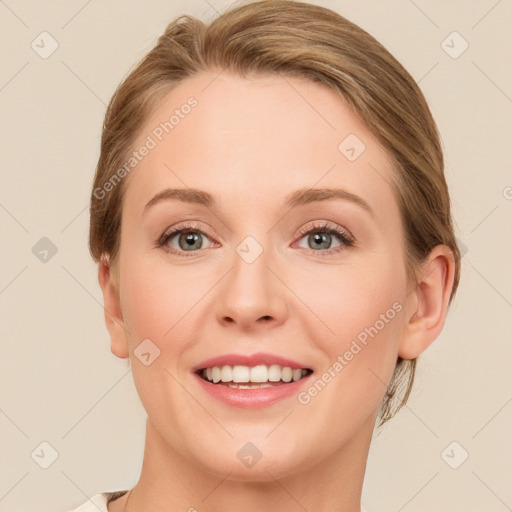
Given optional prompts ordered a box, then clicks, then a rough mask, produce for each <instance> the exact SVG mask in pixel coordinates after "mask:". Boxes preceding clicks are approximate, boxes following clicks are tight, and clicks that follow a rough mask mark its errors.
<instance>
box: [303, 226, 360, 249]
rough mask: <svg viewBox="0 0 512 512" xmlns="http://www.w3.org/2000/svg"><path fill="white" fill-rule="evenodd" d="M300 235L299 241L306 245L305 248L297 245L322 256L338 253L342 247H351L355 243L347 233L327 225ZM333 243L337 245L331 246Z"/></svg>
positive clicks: (315, 227)
mask: <svg viewBox="0 0 512 512" xmlns="http://www.w3.org/2000/svg"><path fill="white" fill-rule="evenodd" d="M300 234H301V235H302V236H301V238H300V240H301V241H302V240H305V243H306V246H304V245H299V246H300V247H302V248H304V249H313V250H314V251H315V252H322V253H324V254H331V253H333V252H338V251H340V250H341V249H342V248H343V246H345V247H351V246H353V245H354V243H355V240H354V239H353V238H352V236H351V235H350V234H349V233H348V232H347V231H345V230H344V229H341V228H339V227H338V226H330V225H329V224H323V225H321V226H314V227H312V228H310V229H308V230H306V231H301V233H300ZM333 242H337V245H335V246H333V245H332V244H333ZM317 249H321V251H317Z"/></svg>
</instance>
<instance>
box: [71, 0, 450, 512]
mask: <svg viewBox="0 0 512 512" xmlns="http://www.w3.org/2000/svg"><path fill="white" fill-rule="evenodd" d="M90 248H91V253H92V255H93V257H94V259H95V260H96V261H97V262H98V269H99V282H100V286H101V289H102V291H103V296H104V304H105V320H106V324H107V328H108V330H109V333H110V337H111V349H112V352H113V353H114V354H115V355H116V356H117V357H120V358H130V361H131V367H132V371H133V376H134V380H135V384H136V388H137V391H138V394H139V396H140V398H141V401H142V403H143V405H144V407H145V409H146V411H147V414H148V419H147V424H146V444H145V451H144V461H143V466H142V471H141V475H140V478H139V481H138V483H137V484H136V486H135V487H134V488H133V489H131V490H129V491H124V492H119V493H100V494H98V495H96V496H95V497H94V498H93V499H92V500H91V501H89V502H88V503H86V504H84V505H83V506H82V507H80V508H78V509H77V510H79V511H80V512H84V511H88V510H102V511H107V510H108V511H110V512H120V511H126V512H134V511H142V510H144V511H145V512H151V511H157V510H166V511H174V510H188V511H194V510H198V511H201V512H202V511H219V510H223V511H230V510H244V511H246V512H252V511H261V510H277V509H279V510H284V511H296V510H297V511H298V510H309V511H315V512H321V511H324V510H343V511H345V512H356V511H357V512H359V511H360V507H361V505H360V501H361V489H362V484H363V479H364V473H365V467H366V460H367V456H368V450H369V445H370V441H371V438H372V433H373V429H374V425H375V422H376V420H377V419H379V424H380V425H382V424H383V423H384V422H386V421H387V420H389V419H390V418H391V417H392V416H393V415H394V414H395V413H396V411H397V410H398V409H399V408H400V407H401V406H402V405H403V404H404V403H405V401H406V400H407V397H408V395H409V392H410V389H411V385H412V381H413V376H414V368H415V362H416V358H417V357H418V356H419V355H420V354H421V353H422V352H423V351H424V350H425V349H426V348H427V347H428V346H429V345H430V344H431V343H432V342H433V341H434V340H435V339H436V337H437V336H438V335H439V333H440V332H441V330H442V328H443V325H444V321H445V317H446V313H447V309H448V306H449V304H450V302H451V300H452V299H453V297H454V294H455V291H456V288H457V284H458V280H459V271H460V254H459V250H458V248H457V244H456V241H455V236H454V232H453V226H452V220H451V213H450V200H449V195H448V190H447V186H446V182H445V178H444V174H443V155H442V151H441V147H440V142H439V136H438V132H437V129H436V125H435V122H434V120H433V119H432V116H431V113H430V111H429V108H428V106H427V104H426V101H425V99H424V97H423V95H422V93H421V92H420V90H419V88H418V87H417V86H416V84H415V82H414V80H413V79H412V78H411V76H410V75H409V74H408V73H407V72H406V71H405V69H404V68H403V67H402V66H401V65H400V64H399V63H398V62H397V61H396V60H395V59H394V58H393V57H392V56H391V55H390V54H389V53H388V52H387V51H386V50H385V49H384V48H383V47H382V46H381V45H380V44H379V43H378V42H377V41H376V40H375V39H374V38H373V37H371V36H370V35H369V34H367V33H366V32H364V31H363V30H362V29H360V28H359V27H357V26H355V25H354V24H352V23H351V22H349V21H347V20H346V19H344V18H343V17H341V16H339V15H338V14H336V13H334V12H332V11H330V10H328V9H325V8H321V7H316V6H313V5H309V4H306V3H300V2H290V1H281V0H276V1H272V0H271V1H263V2H252V3H246V4H243V5H241V6H238V7H235V8H233V9H231V10H229V11H228V12H226V13H224V14H223V15H221V16H220V17H218V18H217V19H216V20H214V21H213V22H212V23H211V24H209V25H204V24H203V23H202V22H200V21H198V20H196V19H194V18H191V17H189V16H184V17H181V18H179V19H177V20H175V21H173V22H172V23H171V24H170V25H169V26H168V27H167V29H166V30H165V33H164V34H163V35H162V36H161V37H160V39H159V40H158V43H157V45H156V46H155V48H153V49H152V50H151V51H150V52H149V54H148V55H147V56H146V57H145V58H144V59H143V60H142V62H141V63H140V64H139V65H138V66H137V67H136V68H135V69H134V70H133V71H132V72H131V73H130V75H129V76H128V77H127V78H126V79H125V80H124V82H123V83H122V84H121V85H120V87H119V88H118V90H117V91H116V93H115V95H114V96H113V98H112V100H111V102H110V105H109V107H108V110H107V114H106V118H105V123H104V127H103V137H102V143H101V154H100V158H99V162H98V167H97V170H96V177H95V182H94V186H93V192H92V196H91V226H90ZM399 391H401V392H399Z"/></svg>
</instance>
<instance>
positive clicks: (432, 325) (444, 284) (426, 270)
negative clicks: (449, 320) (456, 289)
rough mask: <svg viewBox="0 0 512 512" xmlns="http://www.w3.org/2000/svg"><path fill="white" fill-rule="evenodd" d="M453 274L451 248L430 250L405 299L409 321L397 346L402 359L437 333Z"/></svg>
mask: <svg viewBox="0 0 512 512" xmlns="http://www.w3.org/2000/svg"><path fill="white" fill-rule="evenodd" d="M454 275H455V260H454V256H453V252H452V250H451V249H450V248H449V247H448V246H446V245H438V246H437V247H435V248H434V249H432V251H431V252H430V254H429V255H428V257H427V259H426V260H425V262H424V263H423V264H422V266H421V268H420V272H419V276H418V284H417V286H416V287H415V289H414V290H413V291H412V292H411V297H410V300H408V301H407V302H408V303H407V308H406V310H407V315H408V318H409V324H408V325H407V331H406V333H405V336H404V337H403V339H402V340H401V342H400V345H399V349H398V355H399V356H400V357H402V358H403V359H415V358H416V357H418V356H419V355H420V354H421V353H422V352H423V351H424V350H426V349H427V348H428V347H429V345H430V344H431V343H432V342H433V341H434V340H435V339H436V338H437V337H438V336H439V334H440V332H441V330H442V329H443V326H444V322H445V319H446V314H447V311H448V304H449V299H450V294H451V291H452V288H453V280H454Z"/></svg>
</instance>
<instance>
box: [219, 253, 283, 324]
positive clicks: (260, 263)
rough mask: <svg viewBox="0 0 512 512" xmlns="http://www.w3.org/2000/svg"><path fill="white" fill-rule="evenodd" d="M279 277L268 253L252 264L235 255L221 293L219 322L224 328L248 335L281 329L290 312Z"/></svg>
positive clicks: (221, 286)
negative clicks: (249, 332) (270, 265)
mask: <svg viewBox="0 0 512 512" xmlns="http://www.w3.org/2000/svg"><path fill="white" fill-rule="evenodd" d="M276 274H278V271H277V270H276V269H274V268H270V267H269V261H268V258H267V257H266V253H265V252H263V253H262V254H261V255H260V256H259V257H258V259H256V261H254V262H252V263H248V262H246V261H244V259H243V258H241V257H240V256H239V255H238V254H235V256H234V258H233V267H232V269H231V271H230V272H229V273H228V275H227V276H226V277H225V278H224V279H223V280H222V281H221V283H220V286H219V289H218V296H217V298H216V301H215V308H216V317H217V320H218V321H219V322H220V323H221V324H223V326H224V327H230V328H238V329H243V330H245V331H252V330H258V329H268V328H273V327H276V326H278V325H281V324H282V323H283V322H284V321H285V319H286V316H287V314H288V308H287V303H286V288H285V286H284V285H283V283H282V281H281V280H280V279H279V278H278V277H277V276H276Z"/></svg>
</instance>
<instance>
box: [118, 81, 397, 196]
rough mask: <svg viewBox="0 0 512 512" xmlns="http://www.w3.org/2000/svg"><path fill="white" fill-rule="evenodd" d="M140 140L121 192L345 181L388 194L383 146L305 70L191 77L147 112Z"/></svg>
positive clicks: (267, 191) (266, 192)
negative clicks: (141, 151) (140, 152)
mask: <svg viewBox="0 0 512 512" xmlns="http://www.w3.org/2000/svg"><path fill="white" fill-rule="evenodd" d="M144 145H146V146H148V147H149V146H151V149H150V150H149V151H145V156H144V157H143V158H142V159H141V160H140V162H138V164H137V166H136V168H135V169H134V170H133V172H132V173H131V174H130V177H129V186H128V190H127V192H126V195H127V198H126V199H127V200H131V199H130V197H132V196H133V197H134V198H137V197H138V198H141V199H147V200H149V199H150V197H151V195H153V194H155V193H156V192H158V191H159V190H160V189H162V188H166V187H170V186H173V187H176V186H179V187H183V188H186V187H190V188H200V189H203V190H208V191H209V192H211V193H212V194H213V195H218V196H219V197H221V198H222V196H223V194H224V195H225V194H226V193H229V194H230V196H233V195H234V194H236V195H237V196H238V197H240V199H241V201H242V202H244V204H255V203H259V202H260V200H261V198H269V197H274V198H276V197H277V196H276V190H283V195H286V194H285V193H284V192H285V191H290V190H292V189H293V190H295V189H298V188H303V187H314V186H322V187H329V186H343V187H344V188H346V189H348V190H350V191H352V192H354V193H358V194H360V195H364V196H366V197H367V198H368V202H371V200H372V196H374V197H375V196H377V195H378V196H380V201H381V202H382V200H383V199H384V200H385V199H386V197H387V199H388V200H389V201H392V202H394V195H393V191H392V188H391V187H390V183H391V174H392V172H393V170H392V164H391V160H390V157H389V155H388V153H387V152H386V151H385V150H384V149H383V148H382V147H381V145H380V144H379V142H378V140H377V139H376V137H375V136H374V135H373V134H372V133H371V132H370V131H369V130H368V129H367V128H366V126H365V125H364V123H362V122H361V121H360V120H359V119H358V118H357V117H356V116H355V115H354V113H353V111H352V110H351V108H350V107H349V105H348V104H347V103H346V102H345V101H344V100H343V99H342V98H341V97H340V96H339V95H338V94H336V93H335V92H334V91H331V90H329V89H328V88H326V87H325V86H322V85H320V84H317V83H314V82H311V81H308V80H305V79H300V78H295V77H285V76H280V75H266V76H262V75H257V76H253V77H250V78H242V77H239V76H235V75H231V74H225V73H221V74H219V73H202V74H199V75H197V76H195V77H193V78H189V79H187V80H185V81H183V82H181V83H180V84H178V85H177V86H176V87H175V88H174V89H172V90H171V91H169V92H168V93H167V94H166V95H165V96H164V98H163V99H162V100H161V101H160V102H159V104H158V105H157V107H156V108H155V109H154V111H153V112H152V113H151V115H150V116H149V118H148V119H147V120H146V122H145V124H144V126H143V127H142V129H141V130H140V133H139V136H138V138H137V141H136V142H135V144H134V148H133V149H134V150H137V149H138V148H141V147H143V146H144Z"/></svg>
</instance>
